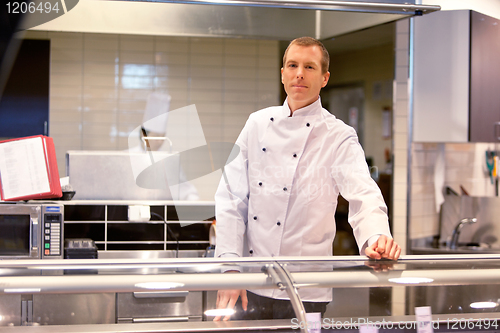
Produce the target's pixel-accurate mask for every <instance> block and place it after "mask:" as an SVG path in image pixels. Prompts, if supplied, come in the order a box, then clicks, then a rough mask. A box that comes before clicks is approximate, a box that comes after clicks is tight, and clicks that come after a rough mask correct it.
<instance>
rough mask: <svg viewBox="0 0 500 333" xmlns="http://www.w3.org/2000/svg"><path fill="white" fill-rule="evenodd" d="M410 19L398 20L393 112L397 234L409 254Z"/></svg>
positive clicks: (395, 226)
mask: <svg viewBox="0 0 500 333" xmlns="http://www.w3.org/2000/svg"><path fill="white" fill-rule="evenodd" d="M409 24H410V21H409V19H405V20H400V21H398V22H397V23H396V50H395V51H396V70H395V80H394V95H393V99H394V102H393V104H394V112H393V131H394V135H393V137H394V139H393V151H394V178H393V182H394V183H393V184H394V185H393V221H392V223H393V234H394V235H393V236H394V239H395V240H396V241H397V242H398V244H399V245H400V246H401V248H402V253H403V254H404V253H406V224H407V222H406V221H407V209H406V207H407V193H406V192H407V176H408V172H407V166H408V125H407V124H408V105H409V100H408V73H409V72H408V58H409V31H410V30H409V27H410V26H409Z"/></svg>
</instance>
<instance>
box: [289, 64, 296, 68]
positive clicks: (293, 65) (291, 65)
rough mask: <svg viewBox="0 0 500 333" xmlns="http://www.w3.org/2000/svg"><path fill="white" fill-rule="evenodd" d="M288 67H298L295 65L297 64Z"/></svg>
mask: <svg viewBox="0 0 500 333" xmlns="http://www.w3.org/2000/svg"><path fill="white" fill-rule="evenodd" d="M288 67H297V65H295V64H290V65H288Z"/></svg>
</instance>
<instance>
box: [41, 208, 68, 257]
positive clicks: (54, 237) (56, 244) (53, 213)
mask: <svg viewBox="0 0 500 333" xmlns="http://www.w3.org/2000/svg"><path fill="white" fill-rule="evenodd" d="M44 208H45V209H44V212H43V225H42V226H41V227H42V235H41V236H42V242H41V249H40V250H41V251H40V252H41V255H42V258H54V259H57V258H62V256H63V249H62V245H63V234H64V233H63V227H64V224H63V212H62V209H63V208H62V207H61V206H46V207H44Z"/></svg>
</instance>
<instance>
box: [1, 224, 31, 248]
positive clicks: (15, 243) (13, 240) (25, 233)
mask: <svg viewBox="0 0 500 333" xmlns="http://www.w3.org/2000/svg"><path fill="white" fill-rule="evenodd" d="M29 237H30V216H29V215H0V255H6V256H12V255H28V254H29V250H30V240H29Z"/></svg>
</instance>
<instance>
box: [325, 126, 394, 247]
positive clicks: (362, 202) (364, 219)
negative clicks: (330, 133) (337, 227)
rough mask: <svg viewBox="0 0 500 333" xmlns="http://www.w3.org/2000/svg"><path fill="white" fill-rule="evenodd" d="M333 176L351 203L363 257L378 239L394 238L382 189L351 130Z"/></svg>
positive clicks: (338, 154)
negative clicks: (369, 246) (384, 237)
mask: <svg viewBox="0 0 500 333" xmlns="http://www.w3.org/2000/svg"><path fill="white" fill-rule="evenodd" d="M332 176H333V178H334V179H335V181H336V183H337V186H338V187H339V190H340V194H341V195H342V196H343V197H344V198H345V199H346V200H347V201H348V202H349V217H348V219H349V224H350V225H351V226H352V228H353V233H354V237H355V238H356V242H357V243H358V248H359V250H360V253H363V250H364V248H365V247H366V245H367V241H368V240H370V238H371V241H372V242H373V238H374V236H377V235H378V236H380V235H386V236H388V237H392V236H391V232H390V229H389V223H388V216H387V206H386V204H385V201H384V198H383V197H382V193H381V192H380V189H379V187H378V185H377V184H376V183H375V181H374V180H373V179H372V178H371V176H370V172H369V170H368V165H367V164H366V158H365V154H364V151H363V149H362V148H361V145H360V144H359V142H358V138H357V135H356V133H355V131H354V130H353V129H349V130H348V132H347V135H346V136H345V138H344V139H343V140H342V141H341V143H340V144H339V145H338V146H337V147H335V151H334V166H333V168H332Z"/></svg>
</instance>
